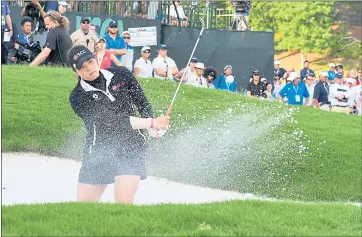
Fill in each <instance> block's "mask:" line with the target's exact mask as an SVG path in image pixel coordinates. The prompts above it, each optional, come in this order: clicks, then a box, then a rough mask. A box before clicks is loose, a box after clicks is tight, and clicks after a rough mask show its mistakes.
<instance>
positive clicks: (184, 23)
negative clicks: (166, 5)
mask: <svg viewBox="0 0 362 237" xmlns="http://www.w3.org/2000/svg"><path fill="white" fill-rule="evenodd" d="M175 5H176V9H177V13H178V16H179V18H180V21H181V25H182V26H184V27H186V26H187V21H188V18H187V16H186V15H185V11H184V9H183V7H182V5H181V3H180V1H175ZM177 13H176V10H175V6H174V5H173V4H171V6H170V16H171V24H172V25H175V26H177V25H178V18H177Z"/></svg>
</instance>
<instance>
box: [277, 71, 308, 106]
mask: <svg viewBox="0 0 362 237" xmlns="http://www.w3.org/2000/svg"><path fill="white" fill-rule="evenodd" d="M299 79H300V77H298V75H297V73H295V72H292V73H290V76H289V77H288V81H290V82H291V83H287V84H286V85H285V86H284V88H283V89H282V90H281V91H280V92H279V101H280V102H282V101H283V98H284V97H287V100H288V104H290V105H303V104H304V105H306V104H308V103H309V93H308V89H307V87H306V86H305V84H304V83H303V82H301V81H299ZM304 98H305V102H304ZM303 102H304V103H303Z"/></svg>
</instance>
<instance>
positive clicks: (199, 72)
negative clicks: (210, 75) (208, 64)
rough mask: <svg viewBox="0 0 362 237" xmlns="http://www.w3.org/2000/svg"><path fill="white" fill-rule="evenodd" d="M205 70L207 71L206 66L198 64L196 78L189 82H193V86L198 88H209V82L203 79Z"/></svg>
mask: <svg viewBox="0 0 362 237" xmlns="http://www.w3.org/2000/svg"><path fill="white" fill-rule="evenodd" d="M204 70H205V65H204V64H203V63H201V62H197V63H196V65H195V72H196V74H195V78H190V79H189V80H190V81H192V82H193V83H192V84H189V85H192V86H197V87H204V88H207V87H208V86H207V82H206V79H205V78H204V77H203V74H204Z"/></svg>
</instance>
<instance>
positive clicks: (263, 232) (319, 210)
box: [2, 201, 361, 236]
mask: <svg viewBox="0 0 362 237" xmlns="http://www.w3.org/2000/svg"><path fill="white" fill-rule="evenodd" d="M360 211H361V209H360V208H357V207H354V206H344V205H331V204H319V205H317V204H308V205H305V204H290V203H284V204H280V203H270V202H259V201H233V202H225V203H213V204H202V205H160V206H128V205H117V204H84V203H78V204H71V203H63V204H46V205H29V206H26V205H18V206H10V207H3V215H2V219H3V225H2V227H3V228H2V234H3V235H4V236H34V235H38V236H186V235H187V236H246V235H248V236H357V235H360V234H361V225H360V222H361V213H360Z"/></svg>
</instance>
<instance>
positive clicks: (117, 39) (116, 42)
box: [104, 21, 127, 67]
mask: <svg viewBox="0 0 362 237" xmlns="http://www.w3.org/2000/svg"><path fill="white" fill-rule="evenodd" d="M104 38H105V40H106V49H107V50H108V51H109V52H110V53H111V54H113V55H115V56H116V58H117V59H118V61H120V62H122V55H125V54H126V53H127V49H126V43H125V41H124V39H123V38H122V37H121V36H120V35H119V30H118V24H117V22H115V21H111V22H110V23H109V26H108V32H107V33H106V35H105V37H104ZM112 66H113V67H115V66H116V65H115V64H114V63H113V62H112Z"/></svg>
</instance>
